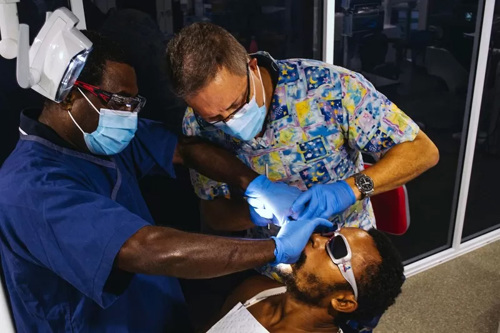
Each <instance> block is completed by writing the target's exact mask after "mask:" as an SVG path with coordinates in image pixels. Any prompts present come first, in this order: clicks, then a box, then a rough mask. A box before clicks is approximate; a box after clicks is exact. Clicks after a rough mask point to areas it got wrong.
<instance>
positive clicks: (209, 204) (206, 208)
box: [200, 195, 255, 231]
mask: <svg viewBox="0 0 500 333" xmlns="http://www.w3.org/2000/svg"><path fill="white" fill-rule="evenodd" d="M200 210H201V214H202V215H203V220H204V223H206V224H207V225H208V226H209V227H210V228H212V229H214V230H217V231H241V230H247V229H249V228H252V227H255V224H253V223H252V220H251V219H250V210H249V208H248V203H247V202H246V200H244V199H243V198H242V197H239V196H236V195H233V196H231V199H226V198H217V199H214V200H201V203H200Z"/></svg>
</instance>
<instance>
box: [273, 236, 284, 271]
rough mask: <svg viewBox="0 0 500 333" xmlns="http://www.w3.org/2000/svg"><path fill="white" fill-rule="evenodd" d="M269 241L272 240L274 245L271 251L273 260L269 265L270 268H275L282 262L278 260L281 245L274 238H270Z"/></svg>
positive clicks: (280, 259)
mask: <svg viewBox="0 0 500 333" xmlns="http://www.w3.org/2000/svg"><path fill="white" fill-rule="evenodd" d="M271 239H272V240H273V243H274V251H273V254H274V260H273V261H271V262H270V264H271V266H276V265H278V264H279V263H281V261H282V258H280V257H281V255H280V254H281V253H282V251H280V250H281V249H280V247H281V243H280V241H279V240H278V239H277V238H276V237H275V236H271Z"/></svg>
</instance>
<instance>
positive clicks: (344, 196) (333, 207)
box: [292, 180, 356, 219]
mask: <svg viewBox="0 0 500 333" xmlns="http://www.w3.org/2000/svg"><path fill="white" fill-rule="evenodd" d="M355 202H356V197H355V196H354V192H353V191H352V189H351V187H350V186H349V184H347V183H346V182H345V181H344V180H341V181H338V182H335V183H332V184H317V185H314V186H313V187H311V188H310V189H309V190H307V191H305V192H303V193H302V195H300V196H299V197H298V198H297V200H295V202H294V203H293V206H292V210H293V212H294V213H296V214H298V216H299V217H298V218H299V219H310V218H313V217H322V218H325V219H327V218H329V217H331V216H332V215H334V214H338V213H341V212H343V211H344V210H346V209H347V208H348V207H349V206H351V205H352V204H354V203H355Z"/></svg>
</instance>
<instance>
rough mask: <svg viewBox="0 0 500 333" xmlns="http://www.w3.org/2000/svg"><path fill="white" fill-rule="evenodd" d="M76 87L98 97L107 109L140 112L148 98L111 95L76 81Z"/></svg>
mask: <svg viewBox="0 0 500 333" xmlns="http://www.w3.org/2000/svg"><path fill="white" fill-rule="evenodd" d="M75 87H79V88H82V89H84V90H86V91H88V92H90V93H91V94H92V95H94V96H96V97H97V98H99V99H100V100H101V102H103V103H104V104H105V105H106V107H108V108H110V109H113V110H121V111H130V112H136V113H137V112H139V111H141V109H142V108H143V107H144V105H145V104H146V98H144V97H142V96H140V95H137V96H136V97H130V96H122V95H119V94H114V93H110V92H108V91H106V90H103V89H101V88H99V87H96V86H93V85H91V84H88V83H85V82H82V81H76V82H75Z"/></svg>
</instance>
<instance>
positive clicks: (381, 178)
mask: <svg viewBox="0 0 500 333" xmlns="http://www.w3.org/2000/svg"><path fill="white" fill-rule="evenodd" d="M438 161H439V151H438V149H437V147H436V146H435V145H434V143H433V142H432V141H431V140H430V139H429V138H428V137H427V135H426V134H425V133H424V132H422V131H420V132H419V133H418V135H417V137H416V138H415V140H413V141H411V142H404V143H401V144H398V145H396V146H394V147H392V148H391V149H390V150H389V151H388V152H387V153H386V154H385V155H384V157H382V158H381V159H380V161H378V162H377V163H375V164H374V165H373V166H371V167H370V168H368V169H366V170H365V171H363V173H365V174H366V175H368V176H370V177H371V178H372V179H373V183H374V185H375V186H374V188H375V192H374V194H377V193H382V192H386V191H389V190H392V189H394V188H396V187H398V186H401V185H403V184H406V183H407V182H408V181H410V180H412V179H414V178H415V177H417V176H419V175H420V174H422V173H423V172H425V171H426V170H428V169H430V168H431V167H433V166H434V165H436V164H437V163H438ZM346 182H347V183H348V184H349V185H350V186H351V189H352V190H353V191H354V195H355V196H356V198H357V199H359V198H360V197H361V193H360V192H359V190H358V188H357V187H356V186H355V185H354V178H353V177H350V178H348V179H346Z"/></svg>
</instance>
